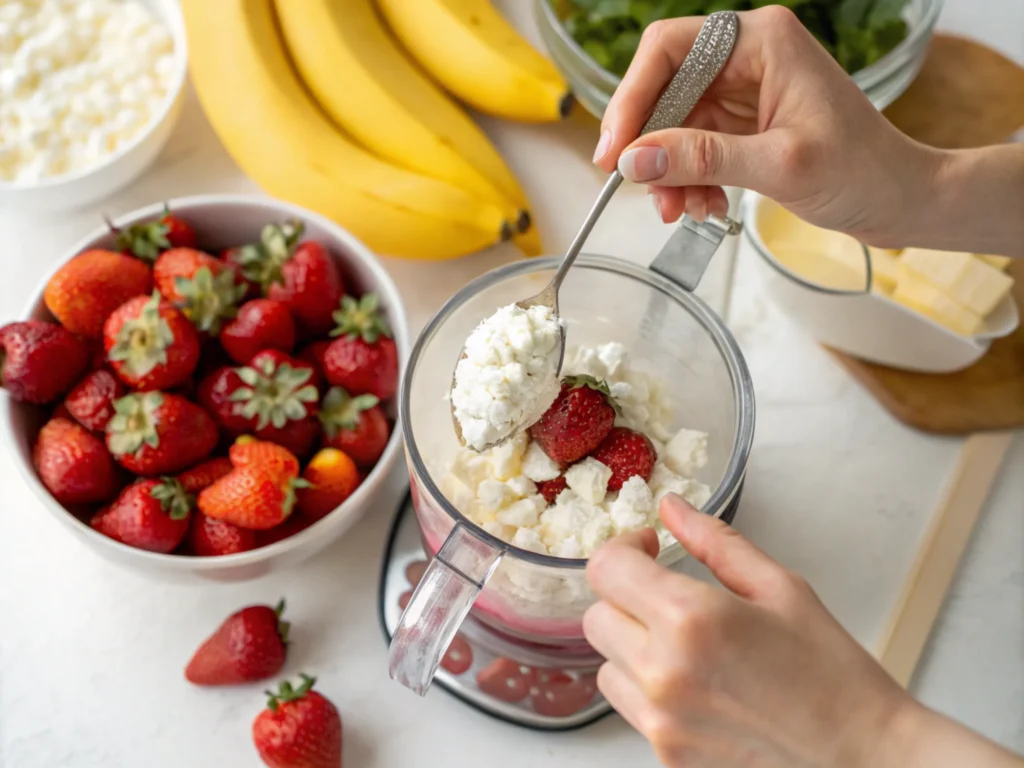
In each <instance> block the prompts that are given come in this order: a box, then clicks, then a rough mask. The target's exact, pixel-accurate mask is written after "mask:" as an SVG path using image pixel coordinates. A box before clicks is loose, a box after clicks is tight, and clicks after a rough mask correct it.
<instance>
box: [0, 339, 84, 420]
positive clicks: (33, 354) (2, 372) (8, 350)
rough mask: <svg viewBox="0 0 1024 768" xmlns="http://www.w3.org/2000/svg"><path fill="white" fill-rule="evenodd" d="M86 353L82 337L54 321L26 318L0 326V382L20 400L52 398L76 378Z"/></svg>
mask: <svg viewBox="0 0 1024 768" xmlns="http://www.w3.org/2000/svg"><path fill="white" fill-rule="evenodd" d="M90 356H91V355H90V350H89V347H88V345H87V344H86V343H85V342H84V341H82V340H81V339H79V338H78V337H77V336H75V335H73V334H72V333H70V332H69V331H67V330H66V329H64V328H62V327H61V326H59V325H57V324H56V323H46V322H43V321H42V320H26V321H24V322H20V323H8V324H7V325H5V326H4V327H3V328H0V384H3V386H4V388H5V389H6V390H7V391H8V392H9V393H10V395H11V397H13V398H14V399H15V400H18V401H20V402H23V403H33V404H35V405H42V404H44V403H49V402H52V401H53V400H56V399H57V398H58V397H60V396H61V395H63V394H64V393H65V392H67V391H68V388H69V387H70V386H71V385H72V384H74V383H75V382H76V381H77V380H78V377H79V376H80V375H81V374H82V371H84V370H85V369H86V367H87V366H88V365H89V359H90Z"/></svg>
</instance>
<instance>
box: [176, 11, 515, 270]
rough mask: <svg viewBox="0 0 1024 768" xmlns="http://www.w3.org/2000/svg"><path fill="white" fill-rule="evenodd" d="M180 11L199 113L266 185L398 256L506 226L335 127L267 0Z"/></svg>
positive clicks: (483, 206)
mask: <svg viewBox="0 0 1024 768" xmlns="http://www.w3.org/2000/svg"><path fill="white" fill-rule="evenodd" d="M182 9H183V11H184V15H185V25H186V30H187V32H188V41H189V61H190V71H191V75H192V82H193V84H194V85H195V88H196V92H197V93H198V95H199V100H200V102H201V103H202V105H203V109H204V110H205V112H206V116H207V117H208V118H209V120H210V123H211V124H212V125H213V128H214V130H215V131H216V132H217V135H218V136H219V137H220V139H221V141H222V142H223V143H224V146H225V147H226V148H227V150H228V152H229V153H230V154H231V156H232V157H233V158H234V159H235V161H236V162H237V163H238V165H239V166H240V167H241V168H242V170H243V171H245V173H246V174H248V175H249V176H250V177H251V178H252V179H253V180H254V181H255V182H256V183H257V184H259V185H260V186H261V187H263V188H264V189H265V190H266V191H267V192H269V193H270V194H272V195H276V196H278V197H281V198H284V199H286V200H290V201H292V202H295V203H297V204H299V205H303V206H306V207H308V208H311V209H313V210H315V211H317V212H319V213H322V214H324V215H326V216H329V217H330V218H332V219H334V220H335V221H337V222H339V223H340V224H342V225H343V226H345V227H346V228H347V229H349V230H350V231H351V232H352V233H353V234H355V235H356V236H357V237H359V238H360V239H361V240H363V241H364V242H365V243H366V244H367V245H368V246H370V247H371V248H373V249H374V250H377V251H380V252H382V253H388V254H392V255H396V256H406V257H413V258H421V259H444V258H452V257H455V256H462V255H465V254H468V253H473V252H475V251H478V250H481V249H482V248H486V247H487V246H489V245H491V244H493V243H495V242H498V241H499V240H501V239H503V238H504V237H505V236H507V235H508V234H509V232H508V225H507V223H506V221H505V213H504V211H503V210H502V209H501V208H500V207H498V206H496V205H494V204H493V203H489V202H487V201H484V200H480V199H478V198H476V197H474V196H473V195H471V194H469V193H468V192H465V191H464V190H462V189H459V188H458V187H454V186H452V185H450V184H447V183H445V182H442V181H438V180H436V179H432V178H429V177H427V176H423V175H420V174H417V173H413V172H411V171H407V170H405V169H401V168H397V167H396V166H394V165H392V164H390V163H387V162H385V161H383V160H380V159H379V158H377V157H374V156H373V155H371V154H369V153H368V152H367V151H366V150H364V149H362V148H361V147H359V146H358V145H356V144H355V143H354V142H352V141H351V140H350V139H348V138H347V137H345V136H344V135H343V134H342V133H341V132H340V131H339V130H338V129H337V128H335V127H334V126H333V125H332V124H331V123H330V121H329V120H328V119H327V118H326V117H324V116H323V114H322V113H321V112H320V110H319V109H318V108H317V106H316V104H315V102H314V101H313V100H312V99H311V98H310V97H309V96H308V94H307V93H306V90H305V88H304V87H303V85H302V83H301V81H300V80H299V78H298V76H297V75H296V73H295V72H294V70H293V69H292V66H291V63H290V62H289V61H288V56H287V52H286V51H285V48H284V43H283V41H282V40H281V37H280V34H279V31H278V28H277V20H276V18H275V16H274V9H273V5H272V0H216V2H209V0H182Z"/></svg>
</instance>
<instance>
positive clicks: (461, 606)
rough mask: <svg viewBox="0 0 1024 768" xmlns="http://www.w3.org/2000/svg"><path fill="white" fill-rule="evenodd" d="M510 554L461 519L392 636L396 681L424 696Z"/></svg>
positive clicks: (392, 672)
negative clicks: (504, 559)
mask: <svg viewBox="0 0 1024 768" xmlns="http://www.w3.org/2000/svg"><path fill="white" fill-rule="evenodd" d="M504 554H505V552H504V550H502V549H499V548H497V547H495V546H493V545H491V544H489V543H487V542H486V541H484V540H483V539H481V538H480V537H479V536H477V535H475V534H474V533H473V531H472V530H471V529H470V528H469V527H467V526H466V525H465V524H464V523H462V522H459V523H456V525H455V527H454V528H453V529H452V532H451V533H450V534H448V538H447V539H445V542H444V544H443V545H442V546H441V549H440V551H438V553H437V556H436V557H435V558H434V559H433V560H432V561H431V562H430V565H429V566H428V567H427V570H426V573H424V574H423V578H422V579H421V580H420V583H419V584H418V585H417V587H416V590H415V591H414V592H413V594H412V598H411V599H410V600H409V605H407V606H406V608H405V611H404V612H403V613H402V618H401V619H399V621H398V627H397V629H396V630H395V634H394V636H393V637H392V639H391V648H390V650H389V660H388V672H389V674H390V675H391V679H392V680H395V681H396V682H399V683H401V684H402V685H404V686H405V687H406V688H409V689H410V690H412V691H414V692H415V693H417V694H419V695H420V696H423V695H425V694H426V692H427V690H428V689H429V688H430V684H431V682H432V681H433V679H434V675H435V674H436V673H437V667H438V665H439V664H440V663H441V659H442V658H443V656H444V654H445V652H446V651H447V650H448V646H449V645H450V644H451V642H452V640H453V639H454V638H455V634H456V633H457V632H458V630H459V626H460V625H461V624H462V621H463V620H464V619H465V618H466V615H467V614H468V613H469V609H470V608H472V607H473V603H474V602H475V601H476V598H477V596H478V595H479V594H480V591H481V590H482V589H483V587H484V584H486V583H487V580H488V579H489V578H490V577H491V574H492V573H494V570H495V568H497V567H498V563H499V562H500V561H501V558H502V556H503V555H504Z"/></svg>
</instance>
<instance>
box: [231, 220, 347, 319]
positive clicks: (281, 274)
mask: <svg viewBox="0 0 1024 768" xmlns="http://www.w3.org/2000/svg"><path fill="white" fill-rule="evenodd" d="M302 230H303V225H302V222H299V221H290V222H287V223H285V224H284V225H278V224H268V225H267V226H265V227H264V228H263V232H262V233H261V235H260V242H259V243H258V244H255V245H246V246H242V247H241V248H239V249H238V250H237V251H236V252H235V253H233V254H232V255H231V257H232V259H233V260H234V261H236V263H238V264H239V265H240V267H241V270H242V274H243V275H244V276H245V278H246V279H248V280H250V281H252V282H255V283H259V284H260V285H261V286H262V288H263V293H264V295H265V296H266V297H267V298H268V299H274V300H275V301H280V302H282V303H284V304H285V305H286V306H287V307H288V309H290V310H291V313H292V315H294V316H295V320H296V322H297V323H298V324H299V326H301V328H302V329H303V330H304V331H305V332H306V333H307V334H310V335H313V336H322V335H324V334H325V333H327V332H328V331H329V330H330V329H331V326H332V325H333V324H334V323H333V321H332V314H333V312H334V310H335V309H337V307H338V300H339V299H340V298H341V296H342V294H344V293H345V284H344V281H343V280H342V278H341V272H339V271H338V265H337V264H336V263H335V261H334V259H333V257H332V256H331V254H330V253H328V252H327V249H326V248H324V247H323V246H322V245H320V243H316V242H313V241H310V240H307V241H305V242H302V243H300V242H299V238H300V237H302Z"/></svg>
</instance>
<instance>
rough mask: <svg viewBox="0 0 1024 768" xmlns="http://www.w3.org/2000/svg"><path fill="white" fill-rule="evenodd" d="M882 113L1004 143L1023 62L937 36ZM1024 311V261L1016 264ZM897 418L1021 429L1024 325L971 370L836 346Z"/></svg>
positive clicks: (940, 141) (937, 139) (921, 131)
mask: <svg viewBox="0 0 1024 768" xmlns="http://www.w3.org/2000/svg"><path fill="white" fill-rule="evenodd" d="M885 115H886V117H888V118H889V119H890V120H891V121H892V122H893V124H894V125H896V126H897V127H898V128H900V129H901V130H902V131H903V132H904V133H906V134H908V135H910V136H913V137H914V138H915V139H917V140H918V141H922V142H924V143H926V144H930V145H932V146H936V147H943V148H948V149H963V148H969V147H977V146H984V145H989V144H999V143H1002V142H1003V141H1006V140H1007V139H1008V138H1009V137H1010V136H1012V135H1013V134H1014V133H1015V132H1017V131H1018V130H1020V129H1021V128H1022V127H1024V68H1022V67H1020V66H1019V65H1017V64H1015V63H1014V62H1012V61H1010V60H1009V59H1007V58H1006V57H1004V56H1002V55H1001V54H999V53H996V52H995V51H993V50H991V49H989V48H986V47H985V46H983V45H980V44H978V43H975V42H972V41H970V40H966V39H963V38H959V37H954V36H951V35H936V36H935V38H934V40H933V41H932V46H931V49H930V51H929V53H928V57H927V59H926V60H925V63H924V66H923V68H922V70H921V74H920V75H919V76H918V77H917V79H916V80H915V81H914V83H913V85H911V86H910V88H909V89H908V90H907V92H906V93H905V94H903V96H901V97H900V98H899V99H898V100H897V101H896V102H895V103H893V104H892V106H890V107H889V108H888V109H887V110H885ZM1010 273H1011V274H1013V276H1014V277H1015V278H1016V281H1017V282H1016V285H1015V286H1014V292H1015V295H1016V297H1017V306H1018V307H1020V308H1021V310H1022V311H1024V261H1018V262H1016V263H1014V264H1013V265H1011V268H1010ZM832 354H833V355H835V357H836V359H837V360H838V361H839V362H840V363H841V364H842V366H843V367H844V368H845V369H846V370H847V371H849V372H850V374H852V375H853V377H854V378H856V379H857V380H858V381H859V382H860V383H861V384H862V385H863V386H864V387H865V388H866V389H867V390H868V391H869V392H870V393H871V394H872V395H874V396H875V398H877V399H878V401H879V402H880V403H881V404H882V405H883V406H884V407H885V408H886V409H887V410H888V411H889V412H890V413H892V415H893V416H895V417H896V418H897V419H899V420H900V421H902V422H904V423H906V424H907V425H909V426H911V427H915V428H917V429H920V430H923V431H925V432H934V433H940V434H957V435H962V434H968V433H971V432H980V431H988V430H1001V429H1014V428H1019V427H1024V325H1022V326H1021V327H1020V328H1018V329H1017V330H1016V331H1015V332H1014V333H1013V334H1011V335H1010V336H1008V337H1006V338H1004V339H999V340H997V341H995V342H993V344H992V347H991V349H990V350H989V351H988V352H987V353H986V354H985V356H984V357H982V358H981V360H979V361H978V362H977V363H975V364H974V365H973V366H971V367H970V368H967V369H965V370H963V371H959V372H957V373H951V374H943V375H935V374H922V373H910V372H907V371H899V370H896V369H893V368H887V367H885V366H881V365H875V364H873V363H866V362H864V361H862V360H858V359H856V358H853V357H849V356H848V355H845V354H842V353H840V352H835V351H833V352H832Z"/></svg>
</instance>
